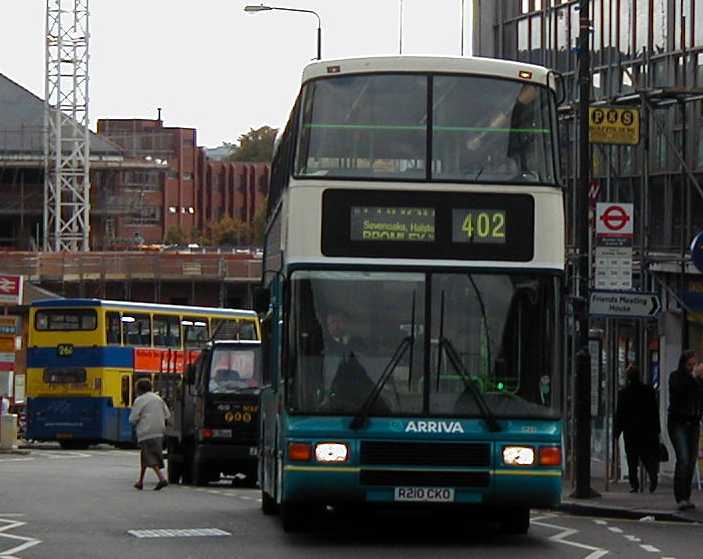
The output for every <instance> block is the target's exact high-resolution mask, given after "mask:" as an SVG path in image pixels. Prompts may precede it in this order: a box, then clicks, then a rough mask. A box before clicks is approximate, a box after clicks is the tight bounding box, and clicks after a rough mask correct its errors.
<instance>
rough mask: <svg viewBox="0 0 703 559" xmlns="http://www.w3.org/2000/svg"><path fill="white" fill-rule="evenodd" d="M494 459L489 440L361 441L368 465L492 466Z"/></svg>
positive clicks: (364, 457) (362, 451)
mask: <svg viewBox="0 0 703 559" xmlns="http://www.w3.org/2000/svg"><path fill="white" fill-rule="evenodd" d="M490 462H491V449H490V446H489V445H488V444H487V443H448V442H437V443H426V442H393V441H362V442H361V464H362V465H368V466H445V467H460V468H488V467H489V466H490Z"/></svg>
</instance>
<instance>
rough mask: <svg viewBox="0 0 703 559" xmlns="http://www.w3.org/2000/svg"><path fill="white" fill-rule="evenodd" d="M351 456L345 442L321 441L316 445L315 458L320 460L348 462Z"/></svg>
mask: <svg viewBox="0 0 703 559" xmlns="http://www.w3.org/2000/svg"><path fill="white" fill-rule="evenodd" d="M348 456H349V451H348V450H347V445H345V444H344V443H319V444H317V445H315V460H317V461H318V462H346V461H347V457H348Z"/></svg>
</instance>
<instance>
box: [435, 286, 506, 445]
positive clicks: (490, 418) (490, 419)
mask: <svg viewBox="0 0 703 559" xmlns="http://www.w3.org/2000/svg"><path fill="white" fill-rule="evenodd" d="M469 279H471V276H469ZM471 283H472V284H473V285H474V289H476V284H474V283H473V280H471ZM477 293H478V291H477ZM480 300H481V299H480V296H479V301H480ZM481 309H482V310H481V312H482V313H484V316H485V309H484V308H483V304H482V306H481ZM442 349H444V350H445V351H446V352H447V357H448V358H449V361H450V362H451V364H452V366H453V367H454V369H455V370H456V372H457V373H459V375H461V378H462V380H463V381H464V385H465V386H466V388H467V389H468V390H469V392H471V395H472V396H473V397H474V400H476V405H477V406H478V409H479V410H480V411H481V415H483V418H484V419H485V420H486V424H487V425H488V430H489V431H491V432H492V433H496V432H498V431H500V425H498V421H496V418H495V415H493V412H492V411H491V409H490V408H489V407H488V404H487V403H486V399H485V398H484V397H483V394H481V392H480V391H479V390H478V388H476V385H475V384H474V381H473V380H471V375H469V372H468V371H467V370H466V369H465V368H464V363H463V362H462V361H461V357H459V352H458V351H457V350H456V348H455V347H454V344H452V342H451V340H449V339H448V338H446V337H445V336H444V291H442V295H441V297H440V311H439V355H438V358H437V388H438V389H439V374H440V371H441V368H442Z"/></svg>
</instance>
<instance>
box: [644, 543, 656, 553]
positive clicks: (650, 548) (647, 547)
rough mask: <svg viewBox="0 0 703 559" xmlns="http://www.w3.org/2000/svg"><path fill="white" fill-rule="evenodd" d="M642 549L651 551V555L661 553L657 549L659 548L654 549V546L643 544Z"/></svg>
mask: <svg viewBox="0 0 703 559" xmlns="http://www.w3.org/2000/svg"><path fill="white" fill-rule="evenodd" d="M640 547H641V548H642V549H644V550H645V551H649V552H650V553H659V549H657V548H656V547H654V546H653V545H644V544H642V545H640Z"/></svg>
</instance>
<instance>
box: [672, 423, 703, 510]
mask: <svg viewBox="0 0 703 559" xmlns="http://www.w3.org/2000/svg"><path fill="white" fill-rule="evenodd" d="M668 430H669V438H670V439H671V444H672V446H673V447H674V453H675V454H676V469H675V470H674V497H675V498H676V502H677V503H679V502H681V501H688V500H690V498H691V482H692V481H693V472H694V471H695V469H696V460H697V459H698V434H699V433H700V422H698V421H680V420H677V419H671V418H669V425H668Z"/></svg>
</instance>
